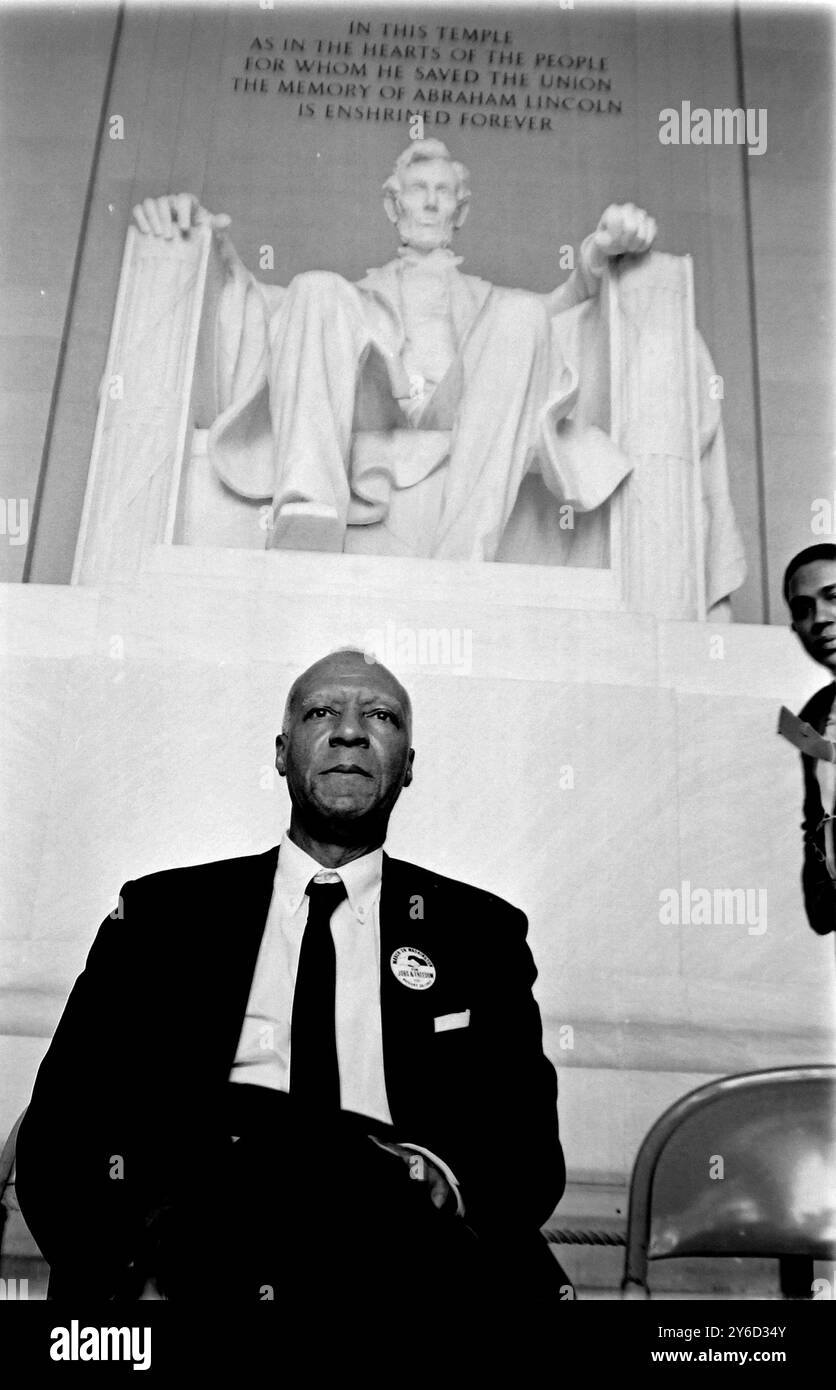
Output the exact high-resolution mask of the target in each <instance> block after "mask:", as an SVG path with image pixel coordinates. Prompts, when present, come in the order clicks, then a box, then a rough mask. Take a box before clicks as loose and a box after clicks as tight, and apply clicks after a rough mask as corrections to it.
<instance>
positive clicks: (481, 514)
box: [134, 140, 656, 560]
mask: <svg viewBox="0 0 836 1390" xmlns="http://www.w3.org/2000/svg"><path fill="white" fill-rule="evenodd" d="M383 192H384V209H385V211H386V215H387V217H388V218H389V220H390V221H391V222H392V224H393V226H394V227H396V228H397V232H398V236H399V240H400V245H399V247H398V251H397V255H396V256H395V258H394V259H393V260H391V261H389V262H388V264H386V265H384V266H382V267H380V268H379V269H376V270H370V271H368V272H367V274H366V276H365V277H364V278H363V279H362V280H360V281H359V282H357V283H356V284H355V283H350V282H349V281H347V280H345V279H344V278H343V277H342V276H340V275H337V274H333V273H331V272H324V271H308V272H305V273H304V274H301V275H297V276H296V277H295V278H294V279H293V280H292V281H291V283H290V284H289V286H288V287H287V288H286V289H283V288H279V287H277V286H273V285H265V284H261V283H259V282H258V281H257V280H255V278H254V277H253V276H252V275H251V274H250V272H249V271H247V270H246V268H245V267H244V265H243V263H242V262H241V260H240V258H239V257H238V256H237V253H236V252H235V250H234V247H233V246H232V243H231V241H230V240H229V237H228V234H227V230H226V229H227V227H228V225H229V218H228V217H226V216H223V215H221V216H213V215H212V214H211V213H209V212H207V211H206V210H205V209H204V208H202V207H201V206H200V204H199V203H198V201H197V199H195V198H194V197H193V196H192V195H190V194H180V195H178V196H166V197H163V198H149V199H146V200H145V201H144V202H143V203H142V204H140V205H138V206H137V207H136V208H135V209H134V215H135V220H136V223H137V225H138V227H139V229H140V231H142V232H144V233H146V234H148V235H151V236H160V237H175V236H188V235H189V230H190V228H191V227H192V226H193V225H197V224H201V223H209V224H210V225H211V226H212V227H213V229H214V231H215V233H216V236H217V239H218V244H219V247H220V249H221V254H222V256H223V259H224V262H225V265H226V270H227V275H228V282H227V284H226V286H225V289H224V292H223V296H222V302H221V305H220V309H219V314H218V342H219V360H218V364H217V376H218V381H219V385H220V391H221V395H222V401H221V414H220V416H219V418H218V419H217V420H216V421H215V424H214V425H213V427H212V430H211V431H210V436H209V452H210V456H211V458H212V461H213V463H214V466H215V468H216V470H217V472H218V473H219V474H220V476H221V478H222V479H223V481H224V482H225V483H226V485H227V486H229V487H231V488H232V489H233V490H234V491H235V492H236V493H238V494H239V495H242V496H245V497H249V498H252V499H254V500H265V501H266V500H268V499H270V500H271V501H272V518H271V520H272V524H271V526H270V529H269V531H268V545H272V546H281V547H288V548H291V549H293V548H303V549H323V550H342V549H343V548H344V546H345V537H346V527H347V526H349V527H351V528H354V527H357V526H366V527H371V526H372V525H373V524H374V523H375V522H380V521H381V520H382V519H383V518H385V517H387V516H388V517H390V520H391V517H393V516H395V515H396V512H395V509H394V504H395V498H396V496H398V495H399V494H400V495H401V496H403V495H405V492H406V490H410V491H411V498H412V501H413V502H414V500H415V498H416V497H417V496H419V494H418V493H415V491H414V490H415V489H416V488H419V489H421V492H420V496H421V498H422V501H421V509H420V513H419V512H416V511H413V512H411V513H410V512H409V511H408V510H402V511H401V513H400V515H401V516H402V517H408V516H411V517H414V516H417V515H419V514H420V517H421V521H420V530H421V533H422V541H421V544H420V546H418V544H417V541H416V539H415V537H410V536H407V535H402V536H401V537H400V539H399V538H398V536H397V534H396V533H397V527H395V528H394V530H393V531H392V533H391V535H392V544H393V547H394V549H395V551H396V553H411V554H426V555H432V556H436V557H439V558H446V559H486V560H490V559H492V558H493V557H494V555H495V554H496V551H497V548H498V546H499V543H500V540H501V537H502V533H503V530H504V528H505V525H506V523H507V521H508V518H509V516H510V515H511V511H512V510H513V507H514V503H515V501H516V498H517V494H518V491H519V488H520V484H521V482H522V479H523V477H524V476H525V473H526V472H527V470H528V468H529V467H530V465H531V462H532V458H533V457H534V456H535V455H536V456H537V457H538V459H539V460H540V467H541V472H542V475H543V479H544V482H545V483H546V486H547V487H548V488H549V490H550V491H551V492H552V493H553V494H554V495H555V496H558V497H561V496H562V495H564V493H565V479H564V478H563V477H562V476H561V470H560V466H559V462H555V460H556V459H558V458H559V450H558V449H556V448H553V447H550V446H549V441H548V439H546V438H545V436H546V434H547V433H548V431H550V430H551V431H555V430H556V429H557V426H558V424H559V422H560V420H561V419H563V418H565V417H566V416H567V415H568V413H569V412H570V411H571V409H572V405H573V403H574V400H575V397H576V393H577V376H576V373H575V372H574V370H573V368H572V367H571V366H570V365H569V364H567V363H566V362H565V361H564V360H563V355H562V352H561V350H560V347H559V344H558V342H557V339H556V335H555V334H554V333H553V332H552V329H551V320H552V318H553V317H554V316H555V315H557V314H559V313H561V312H562V311H563V310H566V309H570V308H572V307H573V306H575V305H577V304H580V303H581V302H582V301H583V300H585V299H589V298H590V297H592V296H594V295H595V294H597V292H598V287H599V284H600V276H601V274H602V272H603V268H604V266H605V264H606V262H607V260H608V259H609V258H610V257H614V256H620V255H622V254H625V253H629V254H640V253H642V252H644V251H646V250H647V249H648V248H649V247H650V245H651V243H652V242H653V239H654V237H655V234H656V224H655V222H654V220H653V218H652V217H649V216H648V215H647V213H645V212H643V211H642V210H641V209H639V208H637V207H634V206H633V205H632V204H629V203H628V204H624V205H621V206H615V205H613V206H611V207H609V208H608V209H607V210H606V212H605V213H604V214H603V216H602V218H601V220H600V222H599V224H598V227H597V228H596V230H595V231H594V232H593V233H592V234H591V235H590V236H588V237H587V238H586V240H585V241H584V242H583V244H582V246H581V249H580V254H579V257H578V264H577V266H576V268H575V269H574V270H573V271H572V273H571V275H570V277H569V278H568V280H566V281H565V282H564V283H563V284H562V285H560V286H559V287H558V288H557V289H555V290H553V291H552V292H551V293H550V294H545V295H543V294H536V293H533V292H530V291H526V290H520V289H506V288H500V287H497V286H492V285H490V284H489V283H488V282H487V281H485V280H481V279H479V278H478V277H476V276H473V275H468V274H465V273H464V272H463V271H462V270H461V269H460V264H461V258H460V257H459V256H456V255H454V253H453V250H452V249H451V244H452V241H453V237H454V234H455V232H456V231H457V230H458V228H459V227H461V226H462V224H463V223H464V220H465V218H466V217H467V214H468V209H469V203H470V188H469V176H468V172H467V170H466V169H465V168H464V166H463V165H461V164H459V163H458V162H456V161H455V160H454V159H453V158H452V157H451V155H450V154H449V152H448V150H447V148H446V146H445V145H443V144H442V143H441V141H439V140H420V141H415V142H413V143H412V144H411V145H410V147H409V148H408V149H407V150H405V151H404V152H403V154H401V156H400V157H399V159H398V160H397V162H396V164H395V168H394V171H393V173H392V175H391V176H390V178H388V179H387V181H386V183H385V184H384V189H383ZM407 430H411V431H418V432H422V439H415V440H414V446H415V447H414V448H412V449H410V447H409V446H410V441H409V439H406V440H405V441H404V440H403V439H402V438H401V436H400V435H399V436H392V438H397V439H398V441H399V444H403V449H400V448H398V449H395V450H391V449H390V450H389V451H388V452H387V451H386V450H385V449H384V450H383V452H381V453H378V454H375V455H374V456H373V457H372V458H371V462H368V461H366V462H365V463H364V461H363V459H361V458H358V457H357V451H356V450H353V448H352V437H353V435H354V434H356V433H357V432H362V431H371V432H372V434H373V436H374V438H375V439H376V440H378V441H380V440H381V439H385V438H389V437H390V435H391V432H392V431H400V432H401V434H402V433H403V432H404V431H407ZM427 432H429V434H428V433H427ZM439 440H440V441H441V445H440V452H439V448H438V447H437V441H439ZM430 445H432V446H433V447H428V446H430ZM625 471H628V470H626V469H625ZM610 475H611V476H610V481H609V483H608V491H611V488H612V486H613V485H614V484H613V482H612V470H610ZM622 476H623V475H622ZM605 495H608V492H607V494H605ZM600 500H603V496H602V497H601V499H600ZM597 504H598V503H597V502H596V505H597ZM406 527H407V529H417V527H418V523H416V522H414V521H409V522H408V523H406ZM403 529H404V527H403V526H402V530H403ZM401 542H402V543H401Z"/></svg>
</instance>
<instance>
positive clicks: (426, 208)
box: [397, 159, 459, 251]
mask: <svg viewBox="0 0 836 1390" xmlns="http://www.w3.org/2000/svg"><path fill="white" fill-rule="evenodd" d="M458 193H459V190H458V181H457V179H456V175H455V173H454V172H453V166H452V164H450V163H449V161H448V160H446V159H421V160H418V161H417V162H416V163H415V164H412V165H410V167H409V168H408V169H405V170H404V171H403V173H402V174H401V176H400V192H399V194H398V205H399V211H400V216H399V217H398V223H397V226H398V232H399V233H400V238H401V241H402V242H405V243H406V245H407V246H414V247H415V248H416V249H417V250H420V251H434V250H435V248H436V247H437V246H448V245H449V244H450V242H451V241H452V239H453V227H454V223H455V220H456V213H457V211H458V206H459V198H458Z"/></svg>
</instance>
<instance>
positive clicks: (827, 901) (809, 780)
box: [799, 685, 836, 936]
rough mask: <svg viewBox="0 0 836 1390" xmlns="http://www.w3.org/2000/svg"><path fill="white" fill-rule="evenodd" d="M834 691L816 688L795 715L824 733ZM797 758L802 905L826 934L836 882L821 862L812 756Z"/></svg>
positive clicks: (832, 923)
mask: <svg viewBox="0 0 836 1390" xmlns="http://www.w3.org/2000/svg"><path fill="white" fill-rule="evenodd" d="M834 692H836V687H835V686H833V685H826V686H824V688H823V689H822V690H817V691H816V693H815V695H814V696H813V697H812V699H811V700H808V702H807V704H806V705H805V706H804V708H803V710H802V711H801V714H800V716H799V717H800V718H801V719H805V720H806V721H807V723H808V724H811V725H812V727H813V728H814V729H815V730H816V731H817V733H820V734H822V733H824V727H825V724H826V723H827V716H828V714H829V713H830V708H831V705H832V703H833V696H834ZM801 762H802V765H803V768H804V820H803V821H802V823H801V829H802V831H803V832H804V868H803V870H802V885H803V888H804V906H805V908H806V909H807V920H808V922H809V923H810V926H811V927H812V928H813V931H815V932H818V933H819V935H820V936H826V935H827V933H828V932H831V931H836V883H834V881H833V879H832V878H831V877H830V874H829V873H828V871H827V865H826V864H825V862H824V830H823V829H821V830H820V829H818V827H819V825H820V824H821V819H822V816H823V815H824V807H823V806H822V800H821V788H820V786H819V782H818V778H817V777H816V760H815V759H814V758H808V757H807V756H806V754H803V753H802V755H801ZM827 810H828V811H832V810H833V807H832V806H828V807H827Z"/></svg>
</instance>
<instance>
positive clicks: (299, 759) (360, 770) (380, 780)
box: [276, 652, 414, 842]
mask: <svg viewBox="0 0 836 1390" xmlns="http://www.w3.org/2000/svg"><path fill="white" fill-rule="evenodd" d="M410 732H411V731H410V728H409V711H408V707H407V703H406V699H405V696H404V692H403V690H402V687H401V686H400V685H399V683H398V682H397V681H396V680H395V678H394V676H392V675H391V673H390V672H389V671H387V670H386V669H385V667H382V666H377V665H374V664H370V663H367V662H366V661H365V659H364V658H363V656H362V655H361V654H359V653H357V654H355V653H353V652H346V653H343V652H338V653H337V654H336V655H334V656H331V657H326V658H325V659H324V660H323V661H319V662H317V663H316V665H315V666H312V667H311V668H310V670H309V671H306V672H305V673H304V675H303V676H302V678H301V681H300V683H299V685H298V686H297V688H296V691H295V693H294V696H293V699H292V702H291V707H290V712H289V716H288V727H287V729H286V731H285V732H284V733H283V734H282V735H281V736H280V737H279V738H278V739H277V741H276V742H277V753H276V767H277V769H278V771H279V773H280V774H281V775H282V776H286V777H287V781H288V789H289V791H290V797H291V800H292V802H293V805H294V807H295V808H296V811H297V812H298V814H299V816H300V819H301V820H302V823H303V824H304V825H305V826H306V827H307V828H308V829H309V830H310V831H311V832H314V833H317V834H318V835H319V836H320V837H323V836H324V835H325V833H326V832H328V831H331V832H333V833H334V835H335V838H336V840H337V841H338V842H342V840H343V839H348V840H350V839H351V835H352V831H356V832H357V834H358V836H361V837H362V835H363V833H364V828H367V827H369V826H370V825H372V824H375V825H377V824H379V823H380V821H381V819H382V821H383V825H384V829H385V823H386V821H387V820H388V818H389V814H390V812H391V810H392V807H393V806H394V804H395V802H396V801H397V799H398V797H399V795H400V793H401V790H402V788H403V787H408V786H409V784H410V782H411V781H412V760H413V757H414V753H413V750H412V749H411V748H410V746H409V740H410Z"/></svg>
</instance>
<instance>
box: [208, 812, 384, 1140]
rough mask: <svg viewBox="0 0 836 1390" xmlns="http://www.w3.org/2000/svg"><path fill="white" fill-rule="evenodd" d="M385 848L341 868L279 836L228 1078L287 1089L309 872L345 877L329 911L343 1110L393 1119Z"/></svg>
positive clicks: (328, 878)
mask: <svg viewBox="0 0 836 1390" xmlns="http://www.w3.org/2000/svg"><path fill="white" fill-rule="evenodd" d="M382 872H383V850H382V849H376V850H373V851H372V853H371V854H364V855H363V856H362V857H361V858H360V859H353V860H352V861H351V863H350V864H343V865H342V867H341V868H340V870H339V872H337V871H336V870H334V871H333V872H332V871H331V870H328V869H324V868H323V867H322V865H321V864H319V863H317V861H316V860H315V859H312V858H311V856H310V855H309V854H306V853H305V851H304V850H303V849H300V848H299V846H298V845H295V844H294V843H293V841H292V840H291V839H290V837H289V836H288V835H287V834H285V835H284V836H283V837H282V842H281V846H280V849H279V862H278V864H277V866H276V876H275V878H274V880H273V896H272V898H271V900H270V909H269V911H268V913H267V925H266V926H265V929H264V936H263V937H262V941H261V948H260V950H259V953H258V960H257V962H256V967H255V972H254V974H253V982H252V986H251V988H250V998H249V1002H248V1004H247V1012H246V1016H245V1018H244V1025H243V1027H242V1029H241V1036H240V1039H239V1041H238V1050H237V1052H236V1054H235V1061H234V1063H233V1066H232V1071H231V1073H230V1078H229V1079H230V1081H244V1082H247V1083H249V1084H251V1085H253V1086H269V1087H271V1088H272V1089H273V1090H275V1091H289V1090H290V1074H291V1067H292V1058H291V1053H290V1020H291V1016H292V1014H293V992H294V987H295V984H296V971H297V969H298V966H299V952H300V950H301V946H302V936H303V934H304V931H305V925H306V923H307V920H308V897H307V894H306V892H305V890H306V888H307V886H308V884H309V883H310V881H311V879H312V878H316V879H317V881H318V882H321V883H335V882H337V880H338V879H342V882H343V883H344V884H345V889H346V894H347V897H346V898H344V900H343V901H342V902H341V903H340V904H339V905H338V906H337V908H336V909H335V911H334V914H333V916H332V918H331V935H332V936H333V938H334V947H335V950H336V954H337V991H336V1034H337V1060H338V1062H339V1067H340V1104H341V1107H342V1109H343V1110H353V1111H355V1112H356V1113H357V1114H359V1115H369V1116H371V1118H372V1119H375V1120H380V1121H382V1122H383V1123H384V1124H391V1123H392V1116H391V1113H390V1111H389V1104H388V1101H387V1099H386V1086H385V1083H384V1077H383V1032H382V1028H381V1022H380V923H379V919H378V909H379V903H380V882H381V875H382Z"/></svg>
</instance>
